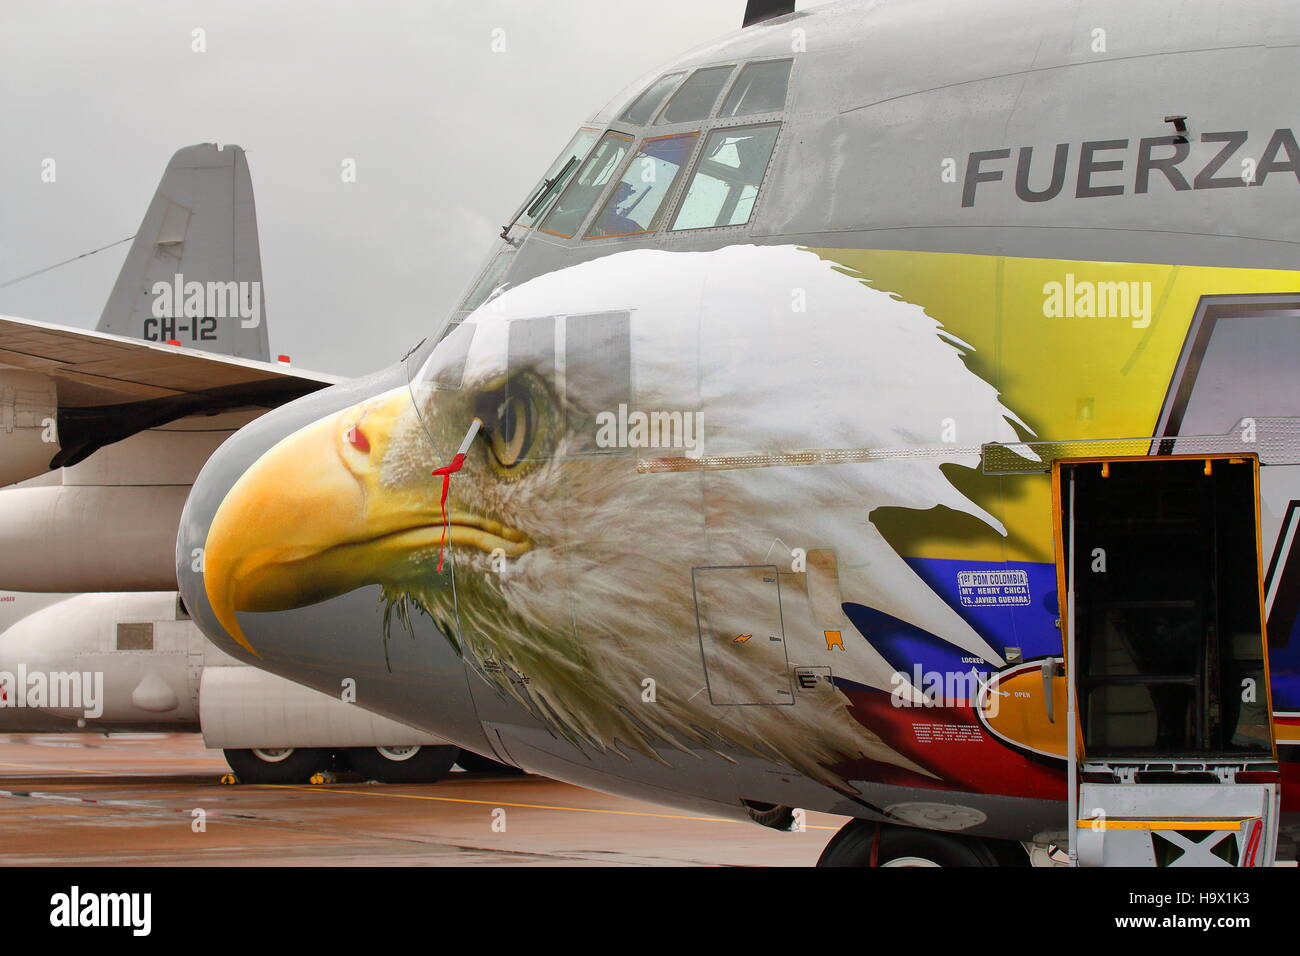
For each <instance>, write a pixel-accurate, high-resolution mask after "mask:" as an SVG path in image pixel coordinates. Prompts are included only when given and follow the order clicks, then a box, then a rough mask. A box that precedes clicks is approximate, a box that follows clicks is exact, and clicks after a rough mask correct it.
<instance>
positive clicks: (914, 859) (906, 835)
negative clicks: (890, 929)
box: [817, 820, 1028, 867]
mask: <svg viewBox="0 0 1300 956" xmlns="http://www.w3.org/2000/svg"><path fill="white" fill-rule="evenodd" d="M1003 842H1006V841H1000V840H999V841H986V840H982V839H980V838H979V837H968V836H958V835H956V834H952V833H940V832H939V831H937V830H918V829H915V828H913V827H900V826H894V825H891V824H888V823H875V822H874V821H871V820H850V821H849V822H848V823H846V824H845V825H844V826H843V827H841V828H840V831H839V832H838V833H837V834H835V836H833V837H832V838H831V842H830V843H828V844H826V849H825V850H823V851H822V855H821V857H820V858H819V859H818V860H817V865H818V866H879V867H885V866H908V867H917V866H927V867H928V866H1003V865H1005V864H1006V862H1010V860H1014V859H1015V858H1014V856H1012V857H1010V859H1008V858H1007V855H1006V854H1004V853H1003V852H1002V851H1003V850H1004V849H1011V848H1010V847H1007V848H1004V847H1002V846H996V847H995V846H993V845H992V844H993V843H998V844H1001V843H1003ZM1020 856H1021V857H1023V856H1024V852H1023V850H1022V851H1020ZM1020 865H1022V866H1026V865H1028V859H1027V858H1026V859H1025V860H1024V861H1023V862H1022V863H1020Z"/></svg>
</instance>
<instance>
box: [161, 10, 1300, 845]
mask: <svg viewBox="0 0 1300 956" xmlns="http://www.w3.org/2000/svg"><path fill="white" fill-rule="evenodd" d="M1297 42H1300V13H1298V12H1297V11H1296V10H1295V8H1294V7H1293V6H1292V5H1290V4H1288V3H1286V2H1281V0H1270V2H1251V3H1245V4H1243V3H1239V2H1232V3H1228V2H1198V3H1190V2H1189V3H1177V4H1174V3H1170V4H1143V5H1132V4H1123V3H1118V2H1114V3H1091V2H1090V3H1083V2H1078V3H1067V4H1056V5H1045V4H1031V3H1025V2H1009V0H995V2H990V3H982V4H977V5H965V6H959V7H957V8H954V7H953V6H952V5H951V4H946V3H943V2H939V0H906V2H903V0H898V2H881V3H869V2H862V3H860V2H855V0H846V2H844V3H840V4H836V5H832V6H829V7H825V8H819V9H817V10H815V11H811V12H808V13H804V14H796V15H793V16H787V17H782V18H780V19H778V20H774V21H771V22H769V23H766V24H763V25H760V26H756V27H751V28H748V29H746V30H743V31H740V32H738V33H736V34H733V35H731V36H728V37H724V38H722V39H721V40H719V41H717V42H716V43H712V44H709V45H706V46H705V47H702V48H699V49H697V50H695V51H692V52H691V53H689V54H687V55H685V56H683V57H682V58H680V59H679V60H677V61H675V62H674V63H672V64H668V65H666V66H665V67H664V68H663V69H662V70H659V71H657V72H656V73H655V74H654V75H653V76H650V77H646V78H645V79H644V80H642V81H641V82H639V83H637V84H635V85H634V86H633V87H631V88H629V90H628V91H627V92H626V94H624V95H621V96H620V97H618V98H616V99H615V100H614V101H613V102H612V103H611V104H610V105H609V106H608V107H607V108H606V109H605V110H603V111H602V112H601V113H600V114H598V115H597V116H595V117H592V119H591V120H590V121H589V122H588V123H586V124H584V132H582V133H580V134H579V136H578V137H577V138H575V141H574V143H573V144H571V146H570V148H569V149H567V150H566V151H565V153H564V154H563V155H562V156H561V157H560V160H559V161H558V162H557V166H556V167H555V168H553V169H552V170H551V171H549V172H548V173H547V175H546V180H544V181H543V182H542V183H541V184H540V185H539V190H538V192H537V193H536V194H534V196H532V197H530V200H531V201H530V202H529V203H527V204H526V205H525V208H524V209H523V210H521V213H522V215H521V216H520V217H517V221H516V222H515V223H513V224H512V225H511V226H510V227H507V229H506V230H505V236H506V238H505V239H503V240H502V241H501V243H500V246H499V248H498V250H497V251H496V252H494V254H493V255H492V257H491V258H490V261H489V262H488V263H486V265H485V267H484V269H483V271H482V273H481V275H480V276H479V277H478V278H477V279H476V281H475V282H474V283H473V284H472V287H471V289H470V291H469V292H468V293H467V295H466V298H465V301H464V302H463V303H462V307H461V308H459V309H458V310H457V311H456V312H455V313H454V314H453V315H452V316H450V317H448V318H447V319H446V320H440V321H437V322H432V323H431V328H430V335H429V337H428V339H426V341H425V342H424V343H421V345H420V346H418V347H417V348H416V349H414V350H413V351H412V352H411V353H410V354H409V355H408V356H407V357H406V358H405V359H404V360H403V361H402V362H399V363H398V364H396V365H394V366H392V367H391V368H389V369H387V370H384V371H382V372H379V373H377V374H375V375H373V376H370V377H368V378H365V379H361V380H357V381H355V382H352V383H349V384H346V385H340V386H335V387H332V388H329V389H326V390H324V391H322V392H319V393H316V394H313V395H310V396H307V397H305V398H303V399H300V400H298V401H296V402H294V403H293V404H291V405H288V406H286V407H284V408H282V409H279V410H277V411H275V412H272V413H269V414H267V415H265V416H263V417H262V418H260V419H258V420H257V421H255V422H253V423H252V424H250V425H248V426H246V427H245V428H244V429H243V430H241V431H240V432H239V433H238V434H237V435H235V436H234V437H233V438H232V439H231V440H229V441H228V442H227V443H226V444H225V445H224V446H223V447H222V448H221V449H220V450H219V451H218V452H217V453H216V454H214V455H213V456H212V458H211V459H210V460H209V462H208V464H207V466H206V467H205V468H204V470H203V472H202V474H201V475H200V477H199V479H198V481H197V482H196V483H195V485H194V491H193V493H192V495H191V497H190V500H189V503H188V504H187V506H186V509H185V513H184V517H183V519H182V523H181V533H180V538H179V541H178V546H177V547H178V552H177V554H178V574H179V580H180V587H181V590H182V593H183V594H184V597H185V601H186V605H187V606H188V607H189V608H190V609H191V613H192V614H193V615H194V618H195V620H196V621H198V622H199V624H200V626H201V627H202V628H203V630H204V631H205V633H207V634H208V636H209V637H210V638H212V639H213V640H214V641H216V642H217V643H218V644H220V645H221V646H222V647H223V648H224V649H226V650H229V651H230V652H231V653H234V654H235V655H236V656H239V657H241V658H242V659H244V660H248V661H250V662H252V663H256V664H258V665H259V666H262V667H265V668H267V669H269V670H272V671H274V672H276V673H278V674H282V675H283V676H286V677H289V678H291V679H293V680H296V681H299V682H301V683H304V684H307V685H309V686H313V687H316V688H318V689H320V690H323V691H326V692H330V693H334V692H337V691H338V689H339V687H340V684H341V682H343V681H347V680H352V681H355V683H356V688H357V693H358V702H359V703H363V704H364V706H366V707H368V708H370V709H373V710H376V711H378V712H380V713H383V714H385V715H387V716H389V717H392V718H394V719H396V720H400V721H402V722H404V723H406V724H409V725H412V726H416V727H420V728H423V729H427V730H428V731H430V732H432V733H436V734H438V735H440V736H442V737H444V738H446V739H448V740H451V741H452V742H454V743H456V744H457V745H459V746H462V747H466V748H469V749H471V750H475V751H478V752H481V753H486V754H493V755H495V756H496V757H498V758H499V759H502V760H505V761H507V762H511V763H515V764H517V765H521V766H523V767H525V768H527V769H530V770H535V771H538V772H541V773H545V774H547V775H549V776H553V777H556V778H560V779H564V780H568V781H571V782H574V783H578V784H581V785H585V786H590V787H594V788H597V789H602V790H607V791H612V792H619V793H626V794H629V795H635V796H638V797H642V798H646V799H651V800H655V801H658V802H662V803H666V804H672V805H676V806H682V807H687V808H693V809H700V810H706V811H707V812H710V813H713V814H719V815H732V816H736V817H745V816H746V815H747V814H749V813H750V808H752V807H762V806H768V805H776V806H792V807H796V806H797V807H806V808H809V809H816V810H823V811H828V812H834V813H843V814H848V815H855V816H873V815H875V816H881V817H883V818H889V819H896V820H898V821H900V822H905V823H912V824H918V825H927V826H935V827H938V828H941V829H961V830H968V831H970V832H973V833H986V834H989V835H993V836H1003V837H1009V838H1016V839H1028V838H1029V837H1031V836H1032V835H1033V834H1035V833H1039V832H1042V831H1044V830H1050V829H1053V828H1059V827H1061V826H1062V825H1063V819H1064V818H1063V816H1062V806H1061V804H1062V801H1063V800H1064V799H1065V762H1064V754H1065V745H1064V724H1063V723H1062V722H1056V721H1053V720H1052V719H1050V714H1048V715H1047V716H1044V715H1043V706H1044V701H1043V699H1042V697H1041V690H1039V689H1038V688H1039V687H1041V684H1038V683H1037V681H1038V678H1037V674H1038V670H1037V668H1038V665H1039V663H1040V662H1041V661H1042V660H1044V659H1050V658H1053V657H1059V656H1060V655H1061V653H1062V641H1061V632H1060V629H1059V626H1058V618H1059V616H1060V613H1061V612H1060V602H1059V600H1058V595H1057V592H1058V590H1059V585H1058V577H1057V566H1056V559H1055V554H1056V547H1057V536H1058V533H1059V528H1058V524H1057V522H1056V517H1055V511H1054V502H1053V496H1052V488H1051V480H1050V476H1049V474H1048V473H1047V471H1046V470H1045V469H1044V468H1043V467H1041V465H1042V462H1043V458H1044V455H1046V454H1047V453H1048V451H1049V449H1050V446H1052V445H1053V444H1059V443H1077V444H1074V445H1072V446H1071V447H1074V448H1077V449H1078V450H1079V453H1080V454H1085V455H1086V454H1088V451H1087V448H1088V447H1089V446H1090V443H1098V442H1103V443H1104V442H1114V441H1118V440H1124V441H1128V442H1130V445H1127V446H1124V447H1125V448H1130V449H1131V451H1130V453H1132V454H1139V455H1143V454H1149V453H1154V452H1153V449H1154V450H1158V449H1160V448H1162V447H1163V448H1165V449H1166V451H1167V450H1168V449H1169V448H1171V447H1174V446H1176V445H1178V443H1179V442H1182V443H1183V446H1182V449H1181V450H1184V451H1186V450H1190V449H1193V446H1194V445H1195V443H1189V442H1188V439H1189V438H1193V437H1194V438H1198V439H1208V438H1216V439H1218V438H1221V439H1222V442H1224V443H1226V444H1225V445H1223V448H1222V450H1230V451H1236V450H1242V451H1246V450H1247V449H1243V448H1240V447H1239V446H1240V445H1241V443H1242V442H1245V441H1247V437H1245V432H1246V431H1249V430H1250V429H1257V430H1262V431H1260V434H1263V435H1264V436H1265V437H1264V438H1257V437H1256V433H1255V432H1254V431H1251V432H1250V436H1249V441H1251V442H1255V441H1260V442H1261V443H1262V444H1261V448H1263V446H1267V448H1266V449H1265V450H1262V451H1260V452H1259V454H1260V458H1261V461H1262V468H1261V479H1260V481H1261V502H1260V506H1261V515H1260V522H1261V524H1260V528H1261V538H1262V548H1263V562H1264V564H1265V566H1266V567H1267V568H1268V577H1267V579H1266V582H1265V583H1266V586H1267V595H1266V599H1267V607H1268V612H1269V613H1268V627H1269V642H1270V660H1269V665H1270V671H1271V688H1272V706H1273V711H1274V720H1275V724H1276V735H1277V740H1278V744H1279V756H1280V758H1281V759H1282V761H1283V767H1284V778H1285V779H1287V780H1292V781H1294V782H1293V783H1290V784H1288V786H1287V787H1286V788H1285V789H1284V809H1287V810H1296V809H1300V780H1295V778H1294V777H1293V776H1292V775H1291V773H1290V768H1292V767H1294V766H1295V764H1294V763H1290V762H1289V758H1291V757H1293V756H1294V746H1293V745H1297V744H1300V672H1298V666H1300V665H1298V660H1300V642H1295V641H1292V640H1291V632H1292V630H1293V628H1294V626H1295V623H1296V616H1297V608H1300V557H1298V558H1297V560H1296V562H1295V567H1294V568H1293V567H1292V563H1291V559H1290V546H1291V540H1292V538H1293V537H1294V533H1295V528H1294V527H1293V525H1292V521H1293V519H1294V518H1295V514H1294V512H1295V510H1296V509H1295V508H1294V507H1293V505H1294V504H1295V502H1296V501H1297V500H1300V473H1297V470H1296V467H1295V465H1296V464H1300V454H1293V451H1294V450H1293V449H1292V446H1291V444H1290V439H1289V438H1288V437H1287V436H1289V434H1290V432H1289V431H1288V427H1287V424H1286V421H1287V420H1288V419H1289V420H1295V419H1297V418H1300V388H1297V386H1296V385H1295V384H1294V376H1293V373H1292V370H1293V369H1294V368H1295V367H1296V363H1297V361H1298V360H1300V272H1297V271H1296V263H1295V252H1296V249H1297V244H1300V225H1297V217H1296V216H1295V215H1294V213H1295V212H1296V211H1297V208H1296V207H1297V202H1298V200H1300V147H1297V141H1296V137H1295V135H1294V133H1293V131H1292V129H1293V122H1294V120H1293V117H1292V116H1291V113H1290V111H1289V110H1288V109H1287V108H1286V106H1285V104H1286V103H1288V102H1289V98H1288V96H1287V95H1286V91H1289V90H1290V89H1292V88H1293V86H1294V84H1292V83H1291V82H1290V80H1293V79H1300V76H1297V73H1300V64H1298V63H1297V60H1296V58H1295V55H1294V54H1295V45H1296V43H1297ZM1271 91H1273V92H1271ZM1167 117H1181V118H1180V119H1177V120H1173V119H1167ZM570 156H571V157H572V161H571V162H570V161H569V157H570ZM551 180H554V181H555V183H554V186H550V187H548V182H550V181H551ZM377 324H378V323H376V322H375V321H374V319H373V317H367V325H368V326H369V327H371V328H373V327H374V326H376V325H377ZM476 419H477V420H479V421H480V422H482V431H481V432H479V433H477V435H476V437H475V438H474V439H473V441H472V442H471V444H470V445H469V446H468V451H467V452H466V455H465V458H464V460H463V467H460V468H459V470H457V471H454V472H452V473H450V474H448V475H447V476H446V484H445V486H444V481H443V477H442V476H441V475H439V476H435V475H432V474H430V473H431V472H432V471H433V470H434V469H437V468H440V467H445V466H447V465H449V464H452V463H453V461H454V457H453V456H454V455H455V454H456V452H457V450H458V448H459V447H460V444H461V440H462V439H463V438H464V437H465V435H466V434H467V432H469V431H470V430H471V426H472V423H473V422H474V421H475V420H476ZM1174 436H1177V437H1178V441H1174ZM1157 438H1163V439H1164V440H1165V444H1164V445H1162V444H1161V443H1160V442H1159V441H1155V442H1153V439H1157ZM1201 444H1202V445H1203V444H1204V441H1202V442H1201ZM1195 447H1196V448H1199V447H1201V445H1195ZM1175 450H1179V449H1177V448H1175ZM444 487H445V488H446V496H447V500H446V505H445V507H444V505H443V502H442V500H441V498H442V496H443V493H444ZM1292 592H1295V593H1294V595H1293V593H1292ZM972 674H973V675H974V680H973V682H972V680H971V675H972ZM1013 685H1014V686H1013ZM990 687H991V688H994V692H995V693H996V688H999V687H1005V688H1007V689H1008V690H1010V691H1011V692H1012V694H1013V695H1014V696H1013V697H1011V698H1004V699H1007V700H1008V703H1007V704H1006V705H1004V706H1003V707H1002V710H1001V712H998V710H997V708H996V707H993V708H991V707H990V704H991V699H990V697H989V694H990V691H989V690H988V688H990ZM1035 694H1037V695H1039V696H1035ZM1292 725H1295V729H1294V730H1291V729H1289V727H1290V726H1292Z"/></svg>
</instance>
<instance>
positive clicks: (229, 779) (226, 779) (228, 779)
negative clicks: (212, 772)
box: [221, 773, 239, 786]
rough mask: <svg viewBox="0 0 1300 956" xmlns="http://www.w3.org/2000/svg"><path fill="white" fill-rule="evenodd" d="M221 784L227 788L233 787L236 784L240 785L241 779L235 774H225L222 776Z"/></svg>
mask: <svg viewBox="0 0 1300 956" xmlns="http://www.w3.org/2000/svg"><path fill="white" fill-rule="evenodd" d="M221 783H222V784H224V785H226V786H233V785H234V784H237V783H239V778H238V777H236V776H235V775H234V774H233V773H223V774H222V775H221Z"/></svg>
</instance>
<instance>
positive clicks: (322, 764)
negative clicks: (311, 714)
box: [223, 747, 330, 783]
mask: <svg viewBox="0 0 1300 956" xmlns="http://www.w3.org/2000/svg"><path fill="white" fill-rule="evenodd" d="M223 753H224V754H225V755H226V763H228V764H230V769H231V770H233V771H235V774H236V775H237V776H238V777H239V779H240V780H242V781H243V782H244V783H306V782H307V781H308V780H309V779H310V778H311V775H312V774H314V773H315V772H316V771H318V770H328V769H329V767H330V752H329V751H328V750H319V749H316V748H314V747H274V748H262V749H254V750H226V751H223Z"/></svg>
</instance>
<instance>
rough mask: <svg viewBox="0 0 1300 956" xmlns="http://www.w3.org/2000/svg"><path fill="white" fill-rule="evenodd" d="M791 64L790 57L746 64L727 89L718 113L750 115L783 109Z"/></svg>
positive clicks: (776, 111) (777, 111)
mask: <svg viewBox="0 0 1300 956" xmlns="http://www.w3.org/2000/svg"><path fill="white" fill-rule="evenodd" d="M792 63H794V61H793V60H767V61H765V62H763V63H750V64H749V65H747V66H746V67H745V68H744V69H743V70H741V71H740V76H738V77H737V78H736V82H735V83H733V84H732V85H731V92H729V93H728V94H727V99H726V102H724V103H723V104H722V109H721V110H720V111H719V113H718V115H719V116H753V115H754V114H755V113H779V112H780V111H781V110H783V109H785V93H786V88H787V87H788V86H789V85H790V66H791V64H792Z"/></svg>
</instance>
